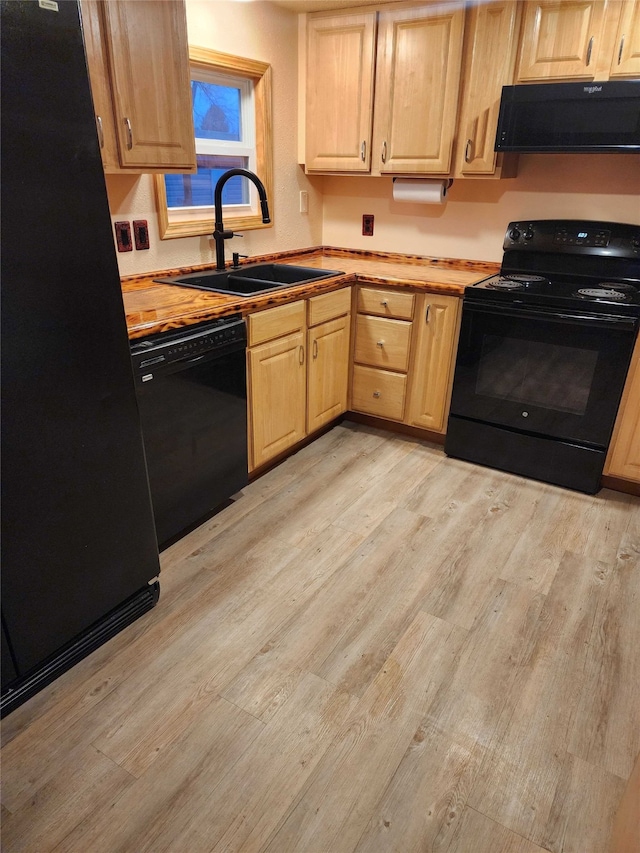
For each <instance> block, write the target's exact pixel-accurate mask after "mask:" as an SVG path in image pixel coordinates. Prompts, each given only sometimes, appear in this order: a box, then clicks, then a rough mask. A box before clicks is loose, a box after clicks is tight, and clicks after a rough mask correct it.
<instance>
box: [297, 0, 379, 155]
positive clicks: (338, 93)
mask: <svg viewBox="0 0 640 853" xmlns="http://www.w3.org/2000/svg"><path fill="white" fill-rule="evenodd" d="M375 36H376V13H375V12H368V13H363V14H358V15H338V16H335V17H318V18H313V17H310V18H309V21H308V26H307V80H306V122H305V125H306V127H305V164H306V168H307V170H308V171H311V170H320V171H330V172H368V171H369V165H370V158H371V144H370V143H371V114H372V110H373V69H374V64H375Z"/></svg>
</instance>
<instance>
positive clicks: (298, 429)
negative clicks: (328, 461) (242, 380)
mask: <svg viewBox="0 0 640 853" xmlns="http://www.w3.org/2000/svg"><path fill="white" fill-rule="evenodd" d="M304 344H305V340H304V332H302V331H300V332H296V333H294V334H292V335H287V336H286V337H284V338H278V339H277V340H275V341H271V342H269V343H266V344H262V345H260V346H257V347H253V348H252V349H250V350H249V399H250V408H249V418H250V429H251V435H252V441H251V448H250V450H251V468H252V469H253V468H257V467H259V466H260V465H263V464H264V463H265V462H268V461H269V459H272V458H273V457H274V456H277V455H278V454H279V453H282V451H283V450H286V449H287V448H288V447H291V445H293V444H295V443H296V442H298V441H300V440H301V439H303V438H304V436H305V409H306V406H305V402H306V365H305V355H306V354H305V345H304Z"/></svg>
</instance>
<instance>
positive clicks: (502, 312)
mask: <svg viewBox="0 0 640 853" xmlns="http://www.w3.org/2000/svg"><path fill="white" fill-rule="evenodd" d="M464 310H465V311H467V310H469V311H475V312H477V313H481V314H491V315H492V316H494V317H505V316H506V317H516V318H518V319H523V320H546V321H547V322H549V323H572V324H574V325H580V326H591V327H593V326H606V327H607V328H609V329H613V328H615V329H619V330H620V331H625V330H626V331H631V332H633V331H635V330H636V329H637V328H638V319H637V318H635V317H620V316H617V317H614V316H611V315H610V314H567V313H565V312H563V311H557V310H553V311H550V310H544V309H541V310H536V309H534V308H509V307H507V306H505V305H504V304H496V303H491V304H486V305H480V304H476V303H473V304H471V303H469V302H467V303H465V305H464Z"/></svg>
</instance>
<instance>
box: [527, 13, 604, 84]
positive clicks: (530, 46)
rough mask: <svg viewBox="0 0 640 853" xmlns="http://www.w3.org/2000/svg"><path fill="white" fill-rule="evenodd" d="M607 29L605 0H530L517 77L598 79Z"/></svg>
mask: <svg viewBox="0 0 640 853" xmlns="http://www.w3.org/2000/svg"><path fill="white" fill-rule="evenodd" d="M603 31H604V3H603V2H602V0H528V2H526V3H525V13H524V22H523V30H522V43H521V49H520V62H519V65H518V74H517V79H518V81H519V82H527V81H529V80H548V79H551V78H556V79H564V80H571V79H573V78H576V79H578V78H579V79H594V77H595V69H596V59H597V54H598V51H599V50H600V47H601V41H602V36H603Z"/></svg>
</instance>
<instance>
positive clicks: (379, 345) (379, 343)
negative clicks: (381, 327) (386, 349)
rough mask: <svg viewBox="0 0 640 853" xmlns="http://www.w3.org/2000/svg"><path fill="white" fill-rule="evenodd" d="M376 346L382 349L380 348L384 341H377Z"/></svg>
mask: <svg viewBox="0 0 640 853" xmlns="http://www.w3.org/2000/svg"><path fill="white" fill-rule="evenodd" d="M376 346H377V347H380V349H382V347H383V346H384V341H377V343H376Z"/></svg>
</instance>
